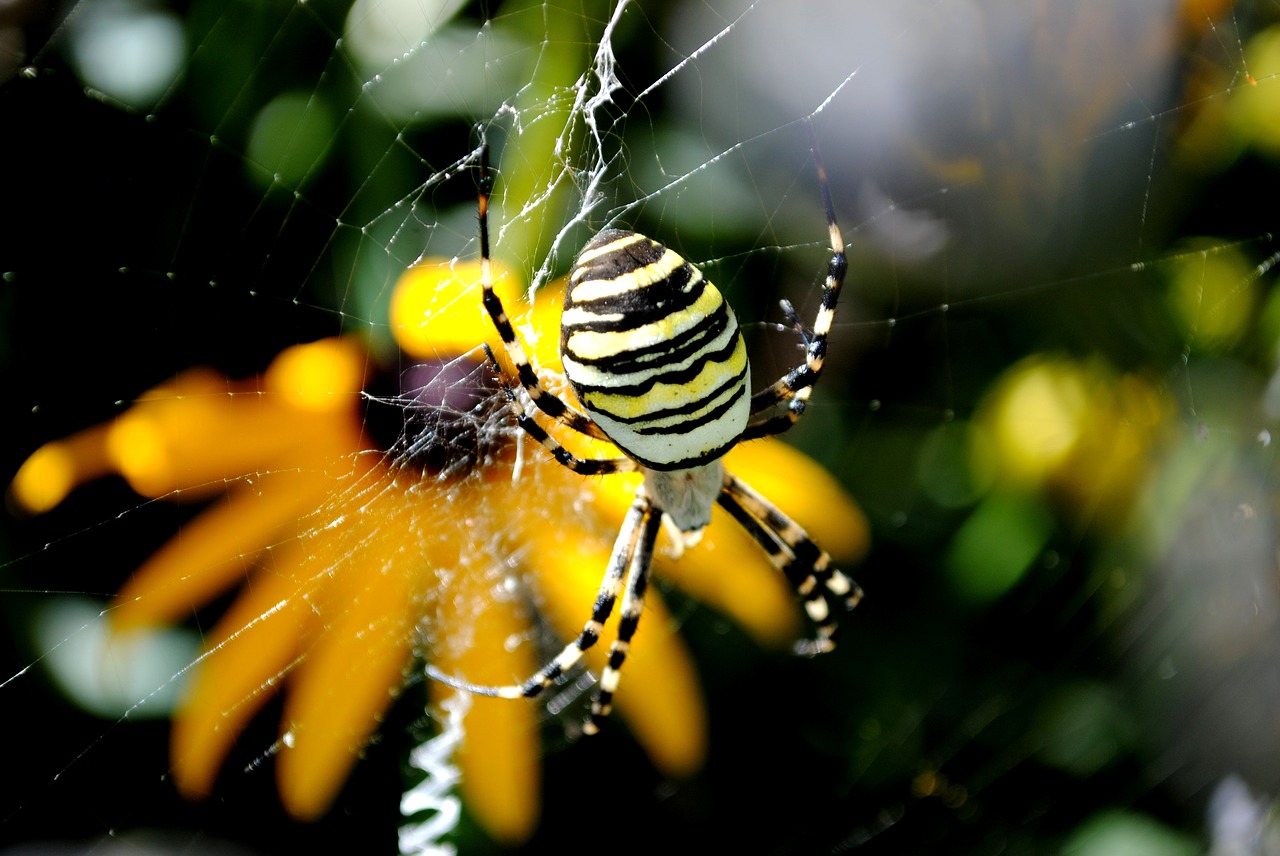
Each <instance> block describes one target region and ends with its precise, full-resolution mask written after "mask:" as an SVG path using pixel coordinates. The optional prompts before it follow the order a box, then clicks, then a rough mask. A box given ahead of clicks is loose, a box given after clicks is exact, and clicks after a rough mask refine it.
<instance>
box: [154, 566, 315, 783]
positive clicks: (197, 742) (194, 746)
mask: <svg viewBox="0 0 1280 856" xmlns="http://www.w3.org/2000/svg"><path fill="white" fill-rule="evenodd" d="M276 558H277V559H278V560H279V565H278V567H279V570H277V569H276V568H271V569H265V570H261V571H259V572H258V573H257V574H255V575H254V577H253V580H252V582H251V584H250V585H249V586H248V587H246V589H245V591H244V592H243V593H242V594H241V595H240V596H239V597H238V598H237V599H236V601H235V603H233V604H232V606H231V608H230V609H229V610H228V611H227V614H226V615H225V616H223V618H222V620H221V621H220V622H218V625H217V627H216V629H215V630H214V633H213V635H212V637H211V638H210V640H209V642H208V646H207V649H206V654H205V655H204V656H203V657H202V659H201V660H200V662H199V663H198V664H197V666H196V674H195V679H194V684H193V686H192V688H191V691H190V694H189V695H188V697H187V698H186V700H185V701H184V703H183V705H182V707H181V708H180V709H179V711H178V713H177V714H176V715H175V716H174V721H173V733H172V736H171V750H170V751H171V755H172V757H173V764H174V781H175V782H176V784H177V786H178V790H179V791H181V792H182V793H183V794H184V795H185V796H187V797H190V798H198V797H203V796H207V795H208V793H209V791H210V790H211V789H212V787H213V782H214V780H215V779H216V778H217V774H218V768H219V767H220V766H221V764H222V761H223V759H224V758H225V757H226V754H227V751H228V750H229V749H230V748H231V744H232V743H234V742H235V739H236V738H237V737H238V736H239V734H240V732H241V731H243V730H244V727H245V725H246V724H247V723H248V721H249V720H250V719H251V718H252V716H253V715H254V714H255V713H256V712H257V711H258V710H259V709H260V708H261V707H262V706H263V705H264V704H265V703H266V702H267V701H269V700H270V699H271V698H272V697H273V696H274V694H275V693H276V692H278V691H279V687H280V683H281V681H282V679H283V676H284V673H285V672H286V671H287V669H288V667H289V666H290V664H292V663H294V662H295V661H296V660H297V658H298V657H299V656H300V655H301V651H302V646H303V644H304V643H303V641H302V640H303V639H304V638H305V636H306V628H307V626H308V625H309V624H310V623H311V622H312V621H313V620H314V618H315V613H314V611H313V610H312V609H311V607H310V605H309V604H308V602H307V601H306V600H305V599H304V598H303V597H302V593H301V592H300V591H299V589H298V581H297V579H296V578H295V576H294V573H295V572H296V568H297V565H298V563H299V562H300V561H301V560H302V559H303V553H302V551H301V550H299V549H298V547H297V545H296V544H295V545H289V546H288V547H286V548H285V549H283V550H281V551H279V554H278V555H277V556H276Z"/></svg>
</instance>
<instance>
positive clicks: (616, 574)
mask: <svg viewBox="0 0 1280 856" xmlns="http://www.w3.org/2000/svg"><path fill="white" fill-rule="evenodd" d="M654 516H657V515H654V514H652V513H651V512H650V504H649V500H648V498H646V497H643V496H641V497H637V498H636V501H635V502H634V503H632V505H631V509H630V510H629V511H628V512H627V516H626V517H625V518H624V519H623V521H622V528H621V529H620V530H619V532H618V538H617V540H616V541H615V542H614V544H613V552H612V553H611V554H610V556H609V565H608V567H607V568H606V569H605V574H604V578H603V579H601V580H600V589H599V590H598V591H597V592H596V600H595V605H594V606H593V607H592V609H591V618H590V619H589V620H588V621H587V623H586V624H585V625H583V627H582V632H581V633H579V634H578V638H577V639H575V640H574V641H572V642H570V643H569V644H568V645H566V646H564V650H562V651H561V652H560V653H559V654H557V655H556V657H555V658H554V659H552V660H551V661H550V662H548V663H547V664H546V665H545V666H543V667H542V668H541V669H539V670H538V671H537V672H535V673H534V674H533V675H531V676H530V677H529V678H528V679H527V680H525V681H523V682H522V683H519V684H510V685H508V686H500V687H495V686H485V685H483V684H472V683H468V682H466V681H464V680H460V679H459V678H455V677H453V676H452V675H446V674H444V673H443V672H440V671H437V670H436V669H435V668H434V667H433V666H430V665H428V666H427V668H426V673H427V676H428V677H429V678H432V679H433V680H437V681H440V682H441V683H443V684H446V685H448V686H451V687H453V688H455V689H460V690H465V691H467V692H469V693H475V694H476V695H482V696H494V697H497V698H521V697H524V698H533V697H535V696H537V695H540V694H541V693H542V691H543V690H545V689H546V688H547V687H549V686H551V684H553V683H554V682H555V681H556V679H557V678H559V677H560V676H561V675H562V674H564V673H565V672H566V671H568V670H569V669H571V668H573V667H574V666H575V665H577V663H578V662H579V661H580V660H581V659H582V658H583V656H584V655H585V654H586V653H587V651H588V650H590V649H591V648H592V647H593V646H594V645H595V644H596V642H598V641H599V640H600V634H601V632H602V631H603V629H604V623H605V622H606V621H608V620H609V616H610V615H612V614H613V607H614V604H615V603H616V602H617V600H618V593H619V592H620V591H621V590H622V586H623V582H624V580H625V579H626V574H627V571H628V569H629V568H630V569H631V570H632V576H634V566H635V556H636V554H637V553H638V552H639V550H638V548H637V542H638V541H641V540H642V539H643V538H644V537H647V533H648V530H649V528H650V527H649V524H648V522H647V520H648V518H651V517H654ZM649 549H650V551H652V546H650V548H649ZM632 587H634V586H632ZM627 594H628V596H630V588H629V589H628V592H627ZM625 604H626V601H625V600H624V619H625V612H626V606H625ZM613 681H614V683H615V684H616V683H617V679H616V678H614V679H613Z"/></svg>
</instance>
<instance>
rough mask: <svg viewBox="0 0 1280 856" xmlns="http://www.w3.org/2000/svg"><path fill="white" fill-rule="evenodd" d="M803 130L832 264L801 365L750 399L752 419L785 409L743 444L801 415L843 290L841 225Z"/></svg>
mask: <svg viewBox="0 0 1280 856" xmlns="http://www.w3.org/2000/svg"><path fill="white" fill-rule="evenodd" d="M805 127H806V128H807V129H808V131H809V149H810V151H812V152H813V160H814V163H815V165H816V166H817V168H818V184H819V185H820V187H821V188H822V201H823V204H824V205H825V206H826V211H827V231H828V233H829V234H830V240H831V260H830V261H829V262H828V263H827V277H826V279H825V280H824V281H823V283H822V303H821V305H819V307H818V315H817V317H816V318H815V319H814V322H813V330H812V331H811V332H810V334H809V336H808V337H807V339H808V341H807V343H806V346H805V355H804V364H803V365H801V366H797V367H796V368H794V369H792V370H791V371H789V372H787V373H786V374H785V375H783V376H782V377H781V378H779V379H778V380H776V381H774V382H773V383H772V384H771V385H769V386H768V387H766V388H765V389H762V390H761V391H760V392H757V393H756V394H755V395H753V396H751V415H752V417H761V416H764V415H765V414H766V413H768V411H770V410H772V409H773V408H774V407H775V406H777V405H779V404H781V403H782V402H784V401H786V402H789V403H788V405H787V409H786V410H785V411H783V412H782V413H780V414H777V415H776V416H772V417H767V418H761V419H757V420H756V421H754V422H752V423H750V424H749V425H747V428H746V430H745V431H744V432H743V434H742V439H743V440H755V439H757V438H760V437H768V436H770V435H773V434H781V433H782V432H783V431H786V430H787V429H788V428H790V427H791V426H792V425H794V424H795V423H796V422H797V421H799V419H800V417H801V416H803V415H804V409H805V406H806V405H807V404H808V403H809V394H810V393H811V391H812V390H813V385H814V384H815V383H817V382H818V378H819V377H820V376H821V375H822V366H823V363H824V361H825V360H826V357H827V336H828V335H829V334H830V333H831V325H832V324H833V323H834V321H835V317H836V304H837V303H839V301H840V290H841V289H842V288H843V287H844V278H845V274H846V273H847V272H848V269H849V262H848V259H846V258H845V252H844V237H843V235H842V234H841V232H840V224H839V223H838V222H836V209H835V205H834V204H833V203H832V201H831V187H830V185H829V183H828V181H827V168H826V167H825V166H824V165H823V163H822V153H821V152H819V151H818V141H817V137H816V136H814V133H813V125H812V124H810V123H809V122H806V123H805Z"/></svg>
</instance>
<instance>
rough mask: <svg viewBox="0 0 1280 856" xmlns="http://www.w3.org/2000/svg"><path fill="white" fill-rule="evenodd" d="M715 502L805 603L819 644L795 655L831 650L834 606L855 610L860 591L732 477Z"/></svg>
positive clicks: (828, 558)
mask: <svg viewBox="0 0 1280 856" xmlns="http://www.w3.org/2000/svg"><path fill="white" fill-rule="evenodd" d="M717 501H718V502H719V503H720V506H721V507H722V508H724V509H725V510H726V511H728V512H729V514H731V515H732V516H733V518H734V519H735V520H737V521H738V523H739V524H741V526H742V528H743V529H745V530H746V531H747V533H748V534H750V535H751V537H752V538H754V539H755V541H756V542H757V543H758V544H759V545H760V546H761V547H763V548H764V551H765V553H767V554H768V557H769V561H770V562H771V563H772V564H773V566H774V567H776V568H778V569H779V570H780V571H782V573H783V574H784V575H786V577H787V579H788V580H789V581H790V582H791V585H792V586H793V587H794V588H795V590H796V593H797V594H798V595H799V596H800V598H801V600H802V601H803V603H804V610H805V613H806V614H807V615H808V616H809V619H810V620H811V621H812V622H813V624H814V628H815V630H816V632H817V638H816V639H813V640H810V641H809V642H806V643H803V644H801V645H800V646H799V649H800V650H801V651H802V652H803V653H807V654H819V653H823V652H825V651H829V650H831V648H832V647H834V645H835V642H834V637H835V632H836V627H837V624H838V619H837V618H836V615H835V612H834V610H833V609H832V605H833V604H838V605H840V606H842V607H843V608H844V609H845V610H850V609H853V608H854V607H856V606H857V605H858V602H859V601H861V600H862V589H861V587H859V586H858V584H857V583H855V582H854V581H853V580H851V579H850V578H849V577H847V576H846V575H845V574H844V573H843V572H842V571H840V570H839V569H837V568H834V567H832V565H831V556H830V555H828V554H827V553H826V552H825V551H823V550H822V549H821V548H819V547H818V546H817V545H816V544H815V543H814V542H813V540H812V539H811V538H810V537H809V535H808V533H806V532H805V531H804V530H803V529H801V528H800V526H799V525H798V524H796V522H795V521H793V520H792V519H791V518H789V517H787V516H786V515H785V514H783V513H782V512H781V511H779V510H778V508H777V507H776V506H774V505H773V504H772V503H771V502H769V501H768V500H767V499H765V498H764V497H763V496H761V495H760V494H758V493H757V492H756V491H754V490H753V489H752V488H751V487H750V486H748V485H747V484H746V483H745V482H743V481H742V480H741V479H739V478H737V477H736V476H733V475H726V476H725V484H724V490H723V491H721V493H720V496H719V498H718V500H717Z"/></svg>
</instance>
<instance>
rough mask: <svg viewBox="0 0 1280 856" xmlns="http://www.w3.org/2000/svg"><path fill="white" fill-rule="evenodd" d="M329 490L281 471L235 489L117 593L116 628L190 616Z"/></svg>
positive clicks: (305, 476)
mask: <svg viewBox="0 0 1280 856" xmlns="http://www.w3.org/2000/svg"><path fill="white" fill-rule="evenodd" d="M331 488H332V480H331V479H330V478H328V477H326V476H325V474H324V473H320V472H315V471H302V472H299V471H288V470H286V471H284V472H278V473H273V474H270V475H268V476H267V477H266V478H264V479H263V480H262V481H261V482H260V492H258V491H257V490H255V489H254V488H252V487H249V486H245V485H240V486H237V488H236V489H235V490H234V491H233V492H232V493H231V495H230V496H229V497H228V498H227V499H226V500H225V501H224V502H221V503H219V504H218V505H215V506H213V507H212V508H210V509H208V510H207V511H205V512H203V513H202V514H201V515H200V516H198V517H196V518H195V519H194V520H192V521H191V522H190V523H188V524H187V525H186V526H184V527H183V528H182V530H181V531H180V532H179V533H178V534H177V535H176V536H174V537H173V538H172V539H171V540H170V541H169V542H168V543H167V544H165V545H164V546H163V547H161V548H160V549H159V550H157V551H156V552H155V553H153V554H152V555H151V557H150V558H149V559H147V561H146V562H145V563H143V565H142V566H141V567H139V568H138V570H137V571H135V572H134V574H133V576H132V577H131V578H130V579H129V581H128V582H127V583H125V585H124V587H123V588H122V589H121V590H120V593H119V594H117V595H116V605H117V607H118V608H117V609H115V610H114V611H113V612H112V613H111V619H112V623H113V624H114V625H115V627H117V628H118V629H125V628H127V627H133V626H137V625H139V624H147V623H157V622H167V621H173V620H175V619H179V618H181V617H183V616H184V615H188V614H190V613H192V612H194V611H195V610H196V609H198V608H199V607H201V606H203V605H204V604H206V603H208V602H209V601H210V600H212V599H213V598H214V597H216V596H217V595H219V594H221V593H222V592H224V591H226V590H227V589H229V588H230V587H231V586H233V585H235V584H236V583H237V582H238V581H240V580H242V579H243V578H244V575H245V573H246V571H247V569H248V568H249V566H250V565H251V564H252V563H253V562H254V560H255V557H256V555H257V554H258V553H259V552H260V551H261V550H263V549H265V548H266V547H267V546H268V545H270V544H271V543H272V541H273V540H276V539H277V538H279V537H280V534H281V533H282V532H284V531H289V532H290V533H292V530H293V524H294V522H295V521H296V520H297V519H298V518H299V517H302V516H303V515H305V514H306V513H307V511H308V510H310V509H314V508H316V507H317V505H318V504H319V503H320V502H321V501H322V500H323V498H324V496H325V495H326V494H327V493H328V492H329V490H330V489H331Z"/></svg>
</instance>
